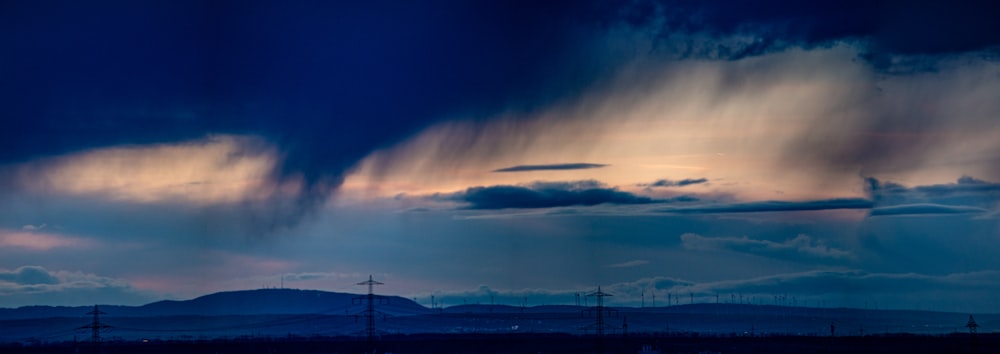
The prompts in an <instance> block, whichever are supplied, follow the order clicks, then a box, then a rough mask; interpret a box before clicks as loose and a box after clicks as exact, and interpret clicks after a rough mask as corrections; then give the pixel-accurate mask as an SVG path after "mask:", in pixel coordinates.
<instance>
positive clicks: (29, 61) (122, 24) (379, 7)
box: [0, 1, 609, 208]
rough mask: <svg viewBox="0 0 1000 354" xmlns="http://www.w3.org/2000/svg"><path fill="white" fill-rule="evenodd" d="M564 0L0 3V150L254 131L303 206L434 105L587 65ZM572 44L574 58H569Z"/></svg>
mask: <svg viewBox="0 0 1000 354" xmlns="http://www.w3.org/2000/svg"><path fill="white" fill-rule="evenodd" d="M603 13H605V12H604V11H603V10H601V9H597V8H595V7H593V6H589V5H587V4H584V3H578V2H568V1H567V2H545V3H535V2H532V3H530V4H528V3H510V2H503V3H479V2H477V3H464V2H450V1H432V2H420V3H409V2H398V3H391V4H385V3H380V4H369V3H344V2H325V1H298V2H292V3H283V4H276V3H274V2H269V1H213V2H199V1H176V2H130V1H122V2H118V1H103V2H102V1H99V2H96V3H94V2H91V3H86V4H83V3H79V2H75V1H41V2H15V3H8V4H5V5H4V8H3V11H0V52H3V53H5V54H4V55H3V57H2V58H0V78H2V79H0V107H3V115H2V116H3V117H4V118H3V125H4V126H3V129H0V164H7V163H16V162H21V161H26V160H30V159H34V158H37V157H41V156H50V155H57V154H64V153H71V152H75V151H79V150H83V149H90V148H100V147H106V146H116V145H122V144H150V143H163V142H175V141H183V140H190V139H196V138H201V137H204V136H206V135H207V134H247V135H257V136H262V137H264V138H265V139H267V140H268V141H269V142H271V143H273V144H275V145H277V146H278V148H279V149H280V150H281V161H280V164H279V166H278V168H277V170H276V171H274V176H272V177H273V178H277V179H284V178H288V177H294V178H299V177H301V178H303V179H304V181H305V182H306V183H305V184H304V186H303V187H302V188H303V189H302V191H301V192H302V193H301V194H302V195H304V196H305V197H304V198H303V199H304V200H303V202H305V204H306V205H305V207H306V208H308V207H309V206H310V205H312V204H315V203H318V202H321V201H322V200H325V197H326V196H327V194H328V193H329V191H330V189H331V188H335V187H336V186H337V185H339V183H340V181H341V179H342V176H341V175H342V173H343V172H344V170H345V169H346V168H348V167H349V166H351V165H352V164H354V163H355V162H357V161H358V160H359V159H360V158H362V157H363V156H365V155H366V154H368V153H369V152H371V151H372V150H373V149H376V148H379V147H384V146H387V145H389V144H392V143H394V142H396V141H398V140H400V139H403V138H405V137H407V136H409V135H410V134H412V133H414V132H416V131H418V130H420V129H422V128H424V127H426V126H428V125H429V124H431V123H433V122H434V121H435V120H437V119H442V118H444V117H445V116H448V115H462V114H465V115H477V116H478V115H484V114H485V113H488V112H492V111H495V110H500V109H531V108H532V107H536V106H540V105H544V104H545V103H547V102H548V101H549V100H554V99H558V98H560V97H563V96H567V95H573V94H575V93H576V92H577V91H579V90H582V89H583V88H585V87H586V86H587V84H588V83H589V82H590V81H592V80H595V79H597V78H599V77H601V76H603V75H604V74H605V73H606V72H607V71H608V70H609V69H605V68H604V65H603V64H606V63H602V62H600V61H599V60H597V61H591V60H588V59H587V56H586V55H583V53H582V51H583V50H584V49H582V48H583V47H584V46H585V43H584V42H585V41H584V40H583V38H585V37H586V36H588V35H590V34H591V32H592V31H594V30H597V29H598V27H599V26H600V25H601V21H599V19H600V18H601V16H602V15H601V14H603ZM581 59H582V60H581Z"/></svg>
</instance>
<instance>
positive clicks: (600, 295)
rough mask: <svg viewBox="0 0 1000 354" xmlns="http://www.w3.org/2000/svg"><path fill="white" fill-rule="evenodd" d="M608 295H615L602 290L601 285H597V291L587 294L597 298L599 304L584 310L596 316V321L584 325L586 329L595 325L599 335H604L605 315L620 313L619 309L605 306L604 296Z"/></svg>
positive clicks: (610, 315) (611, 315) (612, 315)
mask: <svg viewBox="0 0 1000 354" xmlns="http://www.w3.org/2000/svg"><path fill="white" fill-rule="evenodd" d="M608 296H614V295H611V294H608V293H606V292H603V291H601V287H599V286H598V287H597V291H596V292H593V293H590V294H587V297H595V298H597V306H594V307H591V308H589V309H586V310H584V311H585V312H587V314H588V315H590V316H594V317H595V318H596V321H595V322H594V323H593V324H591V325H590V326H587V327H584V330H586V329H588V328H589V327H594V331H595V333H596V334H597V336H598V337H603V336H604V328H605V326H606V325H605V324H604V317H605V316H609V317H614V316H617V315H618V310H615V309H611V308H607V307H605V306H604V298H605V297H608Z"/></svg>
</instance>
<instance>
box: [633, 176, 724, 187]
mask: <svg viewBox="0 0 1000 354" xmlns="http://www.w3.org/2000/svg"><path fill="white" fill-rule="evenodd" d="M706 182H708V179H707V178H685V179H682V180H680V181H672V180H669V179H661V180H657V181H656V182H653V183H642V184H639V186H640V187H647V188H652V187H684V186H690V185H692V184H702V183H706Z"/></svg>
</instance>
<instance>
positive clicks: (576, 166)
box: [493, 163, 607, 172]
mask: <svg viewBox="0 0 1000 354" xmlns="http://www.w3.org/2000/svg"><path fill="white" fill-rule="evenodd" d="M604 166H607V165H602V164H596V163H560V164H551V165H517V166H511V167H505V168H501V169H496V170H493V172H527V171H552V170H556V171H559V170H586V169H591V168H601V167H604Z"/></svg>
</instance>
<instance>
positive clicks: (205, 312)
mask: <svg viewBox="0 0 1000 354" xmlns="http://www.w3.org/2000/svg"><path fill="white" fill-rule="evenodd" d="M359 296H363V295H357V294H346V293H337V292H329V291H320V290H297V289H259V290H241V291H226V292H219V293H214V294H209V295H205V296H201V297H198V298H195V299H191V300H182V301H175V300H164V301H157V302H154V303H150V304H146V305H142V306H119V305H101V306H100V309H101V311H103V312H106V313H107V315H108V316H114V317H160V316H223V315H283V314H330V315H348V314H350V315H353V314H355V313H358V312H360V311H362V310H363V309H364V302H358V301H355V300H354V299H355V298H357V297H359ZM382 299H383V300H382V302H384V303H379V304H378V311H380V312H382V313H385V314H388V315H392V316H408V315H420V314H427V313H430V312H431V310H430V309H428V308H426V307H423V306H421V305H419V304H417V303H415V302H413V301H412V300H410V299H406V298H402V297H399V296H386V297H383V298H382ZM92 309H93V307H92V306H25V307H20V308H15V309H0V320H7V319H31V318H51V317H86V313H87V312H89V311H91V310H92Z"/></svg>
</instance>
